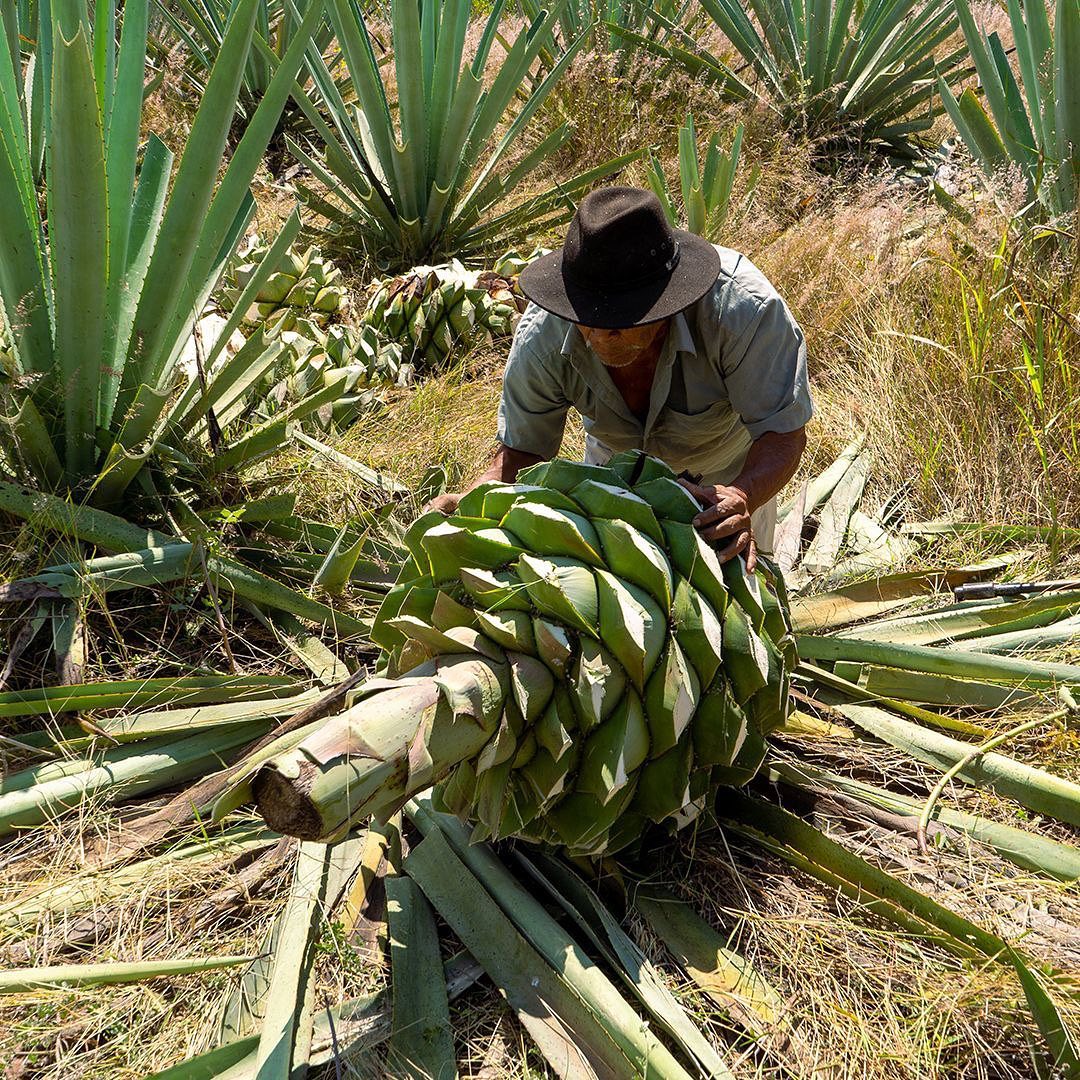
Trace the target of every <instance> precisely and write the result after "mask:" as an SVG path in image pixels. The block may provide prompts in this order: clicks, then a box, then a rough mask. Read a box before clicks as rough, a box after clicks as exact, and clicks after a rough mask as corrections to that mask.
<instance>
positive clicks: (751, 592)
mask: <svg viewBox="0 0 1080 1080" xmlns="http://www.w3.org/2000/svg"><path fill="white" fill-rule="evenodd" d="M722 570H723V575H724V582H725V583H726V584H727V587H728V591H729V592H730V593H731V596H732V599H733V600H735V601H736V603H738V604H740V605H741V606H742V609H743V611H745V612H746V614H747V617H748V618H749V619H750V625H751V626H752V627H753V628H754V629H755V630H756V631H757V632H758V633H759V634H760V633H761V631H762V629H763V627H764V626H765V605H764V601H763V600H762V597H761V592H762V589H761V582H759V581H758V579H757V575H756V574H750V573H747V570H746V561H745V560H744V559H743V557H742V556H741V555H736V556H735V558H734V559H728V561H727V562H726V563H723V564H722Z"/></svg>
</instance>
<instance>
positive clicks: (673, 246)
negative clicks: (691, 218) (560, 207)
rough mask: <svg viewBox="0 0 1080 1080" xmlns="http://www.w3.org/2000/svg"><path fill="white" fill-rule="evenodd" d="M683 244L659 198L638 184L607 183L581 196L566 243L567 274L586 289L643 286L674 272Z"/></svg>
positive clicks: (564, 251) (563, 261) (565, 265)
mask: <svg viewBox="0 0 1080 1080" xmlns="http://www.w3.org/2000/svg"><path fill="white" fill-rule="evenodd" d="M678 261H679V244H678V241H677V240H676V238H675V233H674V230H673V229H672V228H671V225H670V224H669V223H668V220H667V218H666V217H665V215H664V209H663V207H662V206H661V205H660V200H659V199H658V198H657V197H656V196H655V195H654V194H653V193H652V192H651V191H644V190H642V189H641V188H633V187H608V188H600V189H599V190H597V191H593V192H590V193H589V194H588V195H586V196H585V198H584V199H582V200H581V203H580V204H579V206H578V209H577V213H576V214H575V215H574V218H573V220H572V221H571V222H570V227H569V229H568V230H567V233H566V240H565V242H564V244H563V252H562V269H563V274H564V275H565V277H566V278H567V279H568V280H569V281H571V282H573V283H574V284H575V285H578V286H580V287H582V288H613V287H614V288H618V287H620V286H632V285H633V286H636V285H644V284H647V283H648V282H650V281H655V280H660V279H663V278H666V277H668V276H670V274H671V272H672V271H673V270H674V269H675V266H676V265H677V264H678Z"/></svg>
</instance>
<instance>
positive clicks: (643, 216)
mask: <svg viewBox="0 0 1080 1080" xmlns="http://www.w3.org/2000/svg"><path fill="white" fill-rule="evenodd" d="M719 274H720V256H719V254H718V253H717V251H716V248H714V247H713V246H712V244H710V243H708V242H707V241H705V240H702V238H701V237H700V236H695V235H694V234H693V233H689V232H684V231H683V230H682V229H673V228H672V227H671V225H669V224H668V220H667V218H666V217H665V216H664V210H663V207H662V206H661V205H660V200H659V199H657V197H656V196H655V195H654V194H653V193H652V192H651V191H644V190H642V189H641V188H632V187H608V188H600V189H599V190H597V191H593V192H590V193H589V194H588V195H586V196H585V198H584V199H582V200H581V203H580V205H579V206H578V209H577V213H576V214H575V215H574V218H573V220H572V221H571V222H570V227H569V228H568V229H567V231H566V239H565V241H563V246H562V251H553V252H552V253H551V254H550V255H544V256H543V257H542V258H540V259H537V260H536V262H534V263H531V264H530V265H529V266H527V267H526V268H525V269H524V270H523V271H522V272H521V280H520V284H521V291H522V292H523V293H524V294H525V295H526V296H527V297H528V298H529V299H530V300H532V301H533V302H534V303H535V304H538V305H539V306H540V307H542V308H544V309H545V310H546V311H550V312H552V313H553V314H555V315H558V316H560V317H561V318H563V319H568V320H570V321H571V322H575V323H580V324H581V325H582V326H592V327H596V328H598V329H603V330H623V329H627V328H628V327H631V326H644V325H645V324H646V323H651V322H658V321H659V320H660V319H666V318H668V317H670V316H671V315H674V314H675V313H676V312H678V311H682V310H683V308H687V307H689V306H690V305H691V304H693V303H694V302H695V301H697V300H700V299H701V298H702V297H703V296H704V295H705V293H707V292H708V291H709V289H711V288H712V287H713V285H715V284H716V279H717V277H718V276H719Z"/></svg>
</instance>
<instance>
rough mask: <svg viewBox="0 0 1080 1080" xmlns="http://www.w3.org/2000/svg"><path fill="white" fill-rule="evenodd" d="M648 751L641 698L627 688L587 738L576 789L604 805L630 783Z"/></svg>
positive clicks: (646, 727) (647, 737) (647, 734)
mask: <svg viewBox="0 0 1080 1080" xmlns="http://www.w3.org/2000/svg"><path fill="white" fill-rule="evenodd" d="M648 754H649V728H648V725H647V724H646V723H645V712H644V709H643V708H642V705H641V699H640V698H639V697H638V696H637V694H635V693H633V692H632V691H627V693H626V694H625V695H624V696H623V699H622V701H620V702H619V705H618V707H617V708H616V709H615V711H614V712H613V713H612V714H611V715H610V716H609V717H608V718H607V719H606V720H605V721H604V722H603V723H602V724H601V725H600V726H599V727H598V728H597V729H596V730H595V731H593V732H592V733H591V734H590V735H589V737H588V738H587V739H586V740H585V745H584V748H583V749H582V752H581V764H580V766H579V768H578V774H577V779H576V781H575V783H574V790H575V791H577V792H583V793H585V794H589V795H595V796H596V797H597V798H598V799H599V800H600V801H601V802H602V803H604V804H605V805H606V804H607V803H608V802H610V800H611V799H613V798H614V797H615V796H616V795H618V794H619V792H621V791H622V790H623V789H624V788H625V787H626V786H627V784H629V783H630V781H631V778H632V776H633V774H634V773H635V772H636V770H637V769H638V768H639V767H640V766H641V765H642V764H643V763H644V761H645V759H646V758H647V757H648Z"/></svg>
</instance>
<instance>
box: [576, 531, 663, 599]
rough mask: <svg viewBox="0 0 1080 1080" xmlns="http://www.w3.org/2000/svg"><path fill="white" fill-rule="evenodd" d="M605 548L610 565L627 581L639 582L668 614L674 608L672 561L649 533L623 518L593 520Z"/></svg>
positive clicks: (607, 561)
mask: <svg viewBox="0 0 1080 1080" xmlns="http://www.w3.org/2000/svg"><path fill="white" fill-rule="evenodd" d="M593 524H594V525H595V526H596V532H597V534H598V535H599V537H600V543H601V545H602V546H603V549H604V562H605V565H606V566H607V568H608V569H609V570H610V571H611V572H612V573H613V574H617V575H618V576H619V577H621V578H623V579H624V580H626V581H630V582H633V583H634V584H635V585H640V586H641V588H643V589H644V590H645V591H646V592H647V593H648V594H649V595H650V596H651V597H652V598H653V599H654V600H655V601H656V602H657V603H658V604H659V605H660V606H661V608H662V609H663V611H664V614H665V615H667V613H668V612H670V610H671V594H672V588H673V579H672V575H671V564H670V563H669V562H668V558H667V555H665V554H664V552H663V550H662V549H661V548H660V547H659V546H658V545H657V544H654V543H653V542H652V541H651V540H650V539H649V538H648V537H647V536H645V535H644V534H642V533H641V532H639V531H638V530H637V529H635V528H632V527H631V526H629V525H627V524H626V523H625V522H622V521H601V520H599V519H598V520H597V521H595V522H593Z"/></svg>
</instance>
